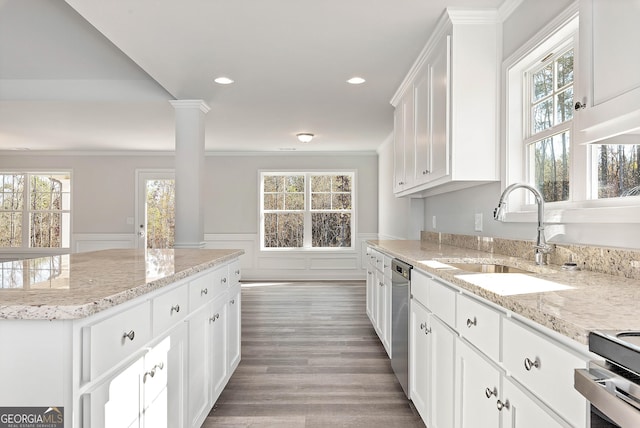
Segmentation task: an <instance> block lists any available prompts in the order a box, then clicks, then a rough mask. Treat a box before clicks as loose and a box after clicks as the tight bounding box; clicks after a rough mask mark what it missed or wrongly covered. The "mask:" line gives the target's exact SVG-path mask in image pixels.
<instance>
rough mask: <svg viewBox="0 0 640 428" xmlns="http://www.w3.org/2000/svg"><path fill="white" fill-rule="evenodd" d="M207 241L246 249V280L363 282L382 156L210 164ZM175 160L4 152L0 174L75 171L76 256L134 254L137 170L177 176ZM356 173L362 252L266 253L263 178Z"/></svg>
mask: <svg viewBox="0 0 640 428" xmlns="http://www.w3.org/2000/svg"><path fill="white" fill-rule="evenodd" d="M205 165H206V166H205V180H206V185H205V197H204V201H203V206H204V217H205V218H204V233H205V236H204V239H205V242H206V244H207V247H210V248H242V249H244V250H245V252H246V255H245V256H243V257H242V266H243V277H244V278H245V279H327V278H331V277H333V278H337V279H338V278H340V279H362V278H364V273H363V271H362V263H361V255H362V251H363V246H362V243H363V242H364V241H365V240H367V239H375V238H376V237H377V232H378V157H377V155H376V153H375V152H362V153H339V154H335V153H327V154H318V153H315V154H280V153H277V154H270V153H264V154H257V155H256V154H247V155H211V154H210V155H208V156H207V157H206V160H205ZM173 166H174V157H173V155H172V154H154V153H136V154H127V155H123V154H119V155H115V154H109V155H107V154H101V155H97V154H96V155H91V154H61V153H56V154H49V153H47V154H38V153H29V154H24V153H17V154H12V153H7V152H5V153H3V154H2V155H1V156H0V170H4V171H10V170H11V169H21V170H24V169H27V170H47V169H64V170H71V171H72V180H73V181H72V185H73V201H72V233H73V238H72V242H73V244H72V249H73V250H74V251H88V250H94V249H104V248H114V247H115V248H122V247H131V246H134V245H135V243H136V238H135V236H136V235H135V233H136V227H135V225H132V224H127V218H130V217H134V216H135V179H136V169H171V168H173ZM262 169H265V170H267V169H271V170H274V169H281V170H300V169H316V170H323V169H324V170H327V169H329V170H331V169H349V170H355V171H356V180H357V201H356V204H357V206H356V209H357V229H356V230H355V233H356V248H355V249H354V250H351V251H344V252H340V254H338V255H336V254H335V253H318V252H305V253H281V252H279V253H274V252H270V253H268V254H265V253H261V252H260V251H259V248H260V245H259V244H260V243H259V234H258V171H259V170H262Z"/></svg>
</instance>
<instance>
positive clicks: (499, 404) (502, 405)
mask: <svg viewBox="0 0 640 428" xmlns="http://www.w3.org/2000/svg"><path fill="white" fill-rule="evenodd" d="M496 407H498V411H500V412H501V411H502V409H507V410H509V407H510V404H509V400H504V403H503V402H502V401H500V400H498V401H496Z"/></svg>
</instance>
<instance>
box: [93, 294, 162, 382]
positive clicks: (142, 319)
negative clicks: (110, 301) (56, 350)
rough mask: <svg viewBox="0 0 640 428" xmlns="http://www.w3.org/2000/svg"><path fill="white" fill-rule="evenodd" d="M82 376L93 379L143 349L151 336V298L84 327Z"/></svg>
mask: <svg viewBox="0 0 640 428" xmlns="http://www.w3.org/2000/svg"><path fill="white" fill-rule="evenodd" d="M82 336H83V339H82V344H83V352H82V356H83V357H82V358H83V364H82V377H83V379H84V380H86V381H89V380H91V379H94V378H95V377H97V376H99V375H101V374H102V373H104V372H105V371H107V370H108V369H110V368H111V367H113V366H114V365H116V364H117V363H119V362H120V361H122V360H124V359H125V358H127V357H128V356H130V355H132V354H133V353H134V352H136V351H138V350H139V349H141V348H142V347H143V346H144V345H145V344H146V343H147V342H148V341H149V340H150V339H151V302H149V301H146V302H144V303H140V304H139V305H136V306H134V307H132V308H130V309H127V310H126V311H123V312H120V313H117V314H115V315H112V316H111V317H109V318H106V319H105V320H103V321H100V322H98V323H96V324H94V325H91V326H88V327H84V328H83V329H82Z"/></svg>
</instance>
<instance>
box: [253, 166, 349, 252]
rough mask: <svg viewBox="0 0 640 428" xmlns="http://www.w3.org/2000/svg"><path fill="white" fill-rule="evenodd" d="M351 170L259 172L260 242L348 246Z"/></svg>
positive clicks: (290, 245)
mask: <svg viewBox="0 0 640 428" xmlns="http://www.w3.org/2000/svg"><path fill="white" fill-rule="evenodd" d="M354 177H355V174H354V173H353V172H347V173H344V172H337V173H334V172H287V173H282V172H262V173H261V180H260V182H261V191H260V196H261V203H260V206H261V219H262V227H261V231H262V247H263V248H264V249H269V248H271V249H273V248H352V247H353V239H352V230H353V219H354V207H353V195H354Z"/></svg>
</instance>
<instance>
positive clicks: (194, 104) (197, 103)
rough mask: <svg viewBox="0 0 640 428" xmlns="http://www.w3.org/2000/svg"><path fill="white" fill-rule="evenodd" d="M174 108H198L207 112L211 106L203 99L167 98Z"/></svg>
mask: <svg viewBox="0 0 640 428" xmlns="http://www.w3.org/2000/svg"><path fill="white" fill-rule="evenodd" d="M169 102H170V103H171V105H172V106H173V108H174V109H176V110H178V109H195V108H197V109H200V111H201V112H203V113H208V112H209V110H211V107H209V106H208V105H207V103H205V102H204V101H203V100H169Z"/></svg>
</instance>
